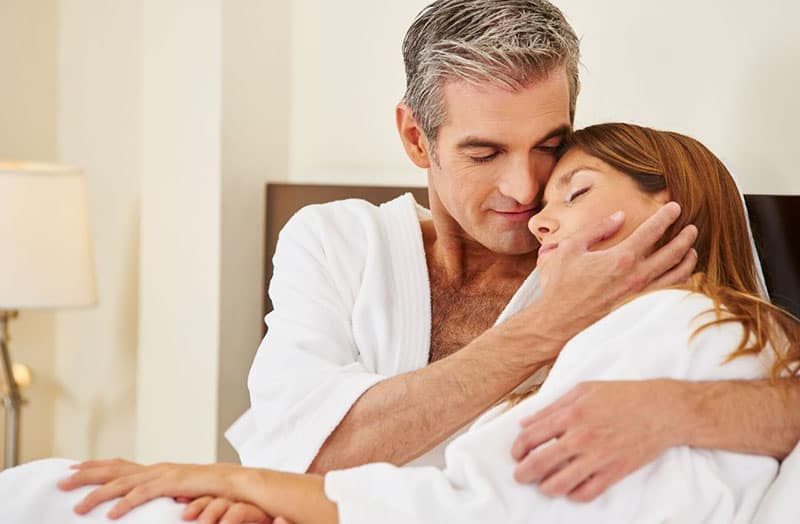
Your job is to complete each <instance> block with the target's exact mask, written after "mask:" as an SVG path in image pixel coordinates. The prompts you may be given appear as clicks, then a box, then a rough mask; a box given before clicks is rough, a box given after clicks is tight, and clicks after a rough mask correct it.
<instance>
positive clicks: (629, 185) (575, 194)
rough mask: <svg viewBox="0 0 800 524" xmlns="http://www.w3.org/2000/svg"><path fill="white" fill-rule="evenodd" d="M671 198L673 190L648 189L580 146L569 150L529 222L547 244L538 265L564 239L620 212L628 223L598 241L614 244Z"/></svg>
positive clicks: (597, 246) (598, 246)
mask: <svg viewBox="0 0 800 524" xmlns="http://www.w3.org/2000/svg"><path fill="white" fill-rule="evenodd" d="M668 201H669V192H668V191H666V190H664V191H661V192H658V193H646V192H644V191H642V190H641V189H639V186H638V185H637V184H636V182H635V181H634V180H633V179H632V178H631V177H630V176H628V175H626V174H625V173H622V172H620V171H618V170H616V169H614V168H613V167H611V166H609V165H608V164H606V163H605V162H603V161H602V160H599V159H597V158H595V157H593V156H590V155H588V154H586V153H584V152H583V151H582V150H580V149H578V148H573V149H571V150H569V151H568V152H567V153H566V154H565V155H564V156H563V157H562V158H561V160H559V162H558V164H556V167H555V169H554V170H553V174H552V176H551V177H550V180H549V181H548V183H547V186H546V187H545V190H544V197H543V198H542V205H543V207H542V210H541V211H540V212H539V213H537V214H536V215H534V216H533V217H532V218H531V219H530V221H529V222H528V228H529V229H530V230H531V232H532V233H533V234H534V235H535V236H536V238H537V239H538V240H539V243H540V244H541V246H542V247H541V248H540V249H539V261H538V267H540V268H542V267H544V264H546V263H547V259H548V254H550V253H552V252H553V251H554V250H556V249H558V243H559V242H561V241H562V240H563V239H565V238H567V237H569V236H571V235H574V234H575V233H577V232H579V231H583V230H585V229H586V228H588V227H592V226H595V225H597V224H599V223H600V222H601V221H602V220H604V219H605V218H607V217H609V216H611V215H612V214H613V213H615V212H617V211H620V210H621V211H624V212H625V222H624V223H623V225H622V227H621V228H620V230H619V231H618V232H617V233H616V234H615V235H613V236H612V237H610V238H607V239H605V240H603V241H601V242H598V243H597V244H595V245H594V246H592V249H593V250H598V249H605V248H608V247H611V246H613V245H615V244H617V243H619V242H620V241H622V240H623V239H625V238H626V237H627V236H628V235H630V234H631V233H632V232H633V231H634V230H635V229H636V228H637V227H638V226H639V225H640V224H641V223H642V222H644V221H645V220H646V219H647V218H648V217H650V215H652V214H653V213H655V212H656V211H657V210H658V209H659V207H661V206H662V205H663V204H666V203H667V202H668Z"/></svg>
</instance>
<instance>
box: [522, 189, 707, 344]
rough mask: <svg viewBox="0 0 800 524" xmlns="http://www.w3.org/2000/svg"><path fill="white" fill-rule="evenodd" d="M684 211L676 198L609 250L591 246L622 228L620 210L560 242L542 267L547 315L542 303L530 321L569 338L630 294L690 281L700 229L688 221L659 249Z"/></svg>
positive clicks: (550, 331)
mask: <svg viewBox="0 0 800 524" xmlns="http://www.w3.org/2000/svg"><path fill="white" fill-rule="evenodd" d="M680 212H681V209H680V206H679V205H678V204H677V203H675V202H670V203H668V204H666V205H664V206H663V207H662V208H661V209H659V210H658V211H657V212H656V213H655V214H654V215H653V216H651V217H650V218H648V219H647V220H646V221H645V222H643V223H642V224H641V225H640V226H639V227H638V228H637V229H636V230H635V231H634V232H633V233H631V235H630V236H628V238H626V239H624V240H622V241H621V242H620V243H618V244H617V245H615V246H613V247H611V248H608V249H603V250H593V249H592V248H593V246H594V245H596V244H597V243H599V242H601V241H603V240H605V239H607V238H610V237H611V236H613V235H614V234H615V233H616V232H617V231H618V230H619V228H620V227H621V225H622V223H623V221H624V215H622V214H621V213H618V214H616V215H613V216H611V217H609V218H608V219H607V220H605V221H604V222H603V223H601V224H599V225H598V226H597V227H595V228H593V229H591V230H587V231H583V232H581V233H579V234H576V235H573V236H572V237H570V238H567V239H565V240H563V241H561V242H560V243H559V245H558V249H556V250H555V251H553V252H552V253H551V254H550V255H548V256H549V258H548V260H547V262H546V264H545V266H544V267H543V270H542V295H541V297H540V300H539V305H540V306H542V305H544V304H546V305H547V311H546V312H545V314H544V315H543V314H542V313H543V312H542V308H541V307H537V308H535V309H533V310H532V311H531V314H535V315H536V316H537V318H536V319H531V321H535V322H537V323H538V324H540V325H545V326H547V330H548V332H549V334H550V335H551V336H552V337H553V338H554V339H560V340H562V341H564V342H566V341H567V340H568V339H569V338H571V337H572V336H574V335H575V334H577V333H578V332H579V331H581V330H583V329H585V328H586V327H588V326H590V325H591V324H592V323H594V322H596V321H597V320H599V319H600V318H602V317H603V316H605V315H606V314H607V313H608V312H609V311H610V310H611V308H612V307H613V306H614V305H615V304H618V303H619V302H620V301H621V300H623V299H624V298H625V297H628V296H631V295H632V294H634V293H638V292H640V291H644V290H650V289H658V288H661V287H666V286H670V285H674V284H679V283H682V282H685V281H686V280H687V279H688V278H689V277H690V276H691V274H692V272H693V271H694V267H695V264H696V263H697V253H696V252H695V251H694V249H692V245H693V244H694V242H695V240H696V239H697V228H696V227H695V226H693V225H689V226H686V227H685V228H684V229H683V230H682V231H681V232H680V233H678V235H677V236H676V237H675V238H673V239H671V240H670V241H669V242H668V243H667V244H666V245H664V246H663V247H661V248H660V249H658V250H655V246H656V244H657V243H658V242H659V240H661V238H662V237H663V236H664V233H665V232H666V231H667V229H668V228H669V227H670V226H671V225H672V224H673V223H674V222H675V221H676V220H677V219H678V216H680ZM522 314H523V315H524V312H522Z"/></svg>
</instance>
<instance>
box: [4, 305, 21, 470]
mask: <svg viewBox="0 0 800 524" xmlns="http://www.w3.org/2000/svg"><path fill="white" fill-rule="evenodd" d="M16 316H17V312H16V311H0V368H2V374H3V380H4V381H5V383H6V388H7V391H6V393H5V395H4V396H3V399H2V400H3V407H4V408H5V412H6V436H5V455H4V457H3V469H8V468H13V467H14V466H16V465H17V464H19V445H18V444H19V421H20V420H19V419H20V410H21V409H22V395H21V394H20V392H19V385H18V384H17V381H16V380H15V378H14V372H13V368H12V366H11V357H10V356H9V354H8V322H9V320H11V319H13V318H15V317H16Z"/></svg>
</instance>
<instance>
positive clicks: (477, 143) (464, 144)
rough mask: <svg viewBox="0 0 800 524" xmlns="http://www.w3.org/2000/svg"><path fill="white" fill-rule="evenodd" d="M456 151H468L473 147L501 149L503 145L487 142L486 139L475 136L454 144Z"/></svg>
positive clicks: (491, 141)
mask: <svg viewBox="0 0 800 524" xmlns="http://www.w3.org/2000/svg"><path fill="white" fill-rule="evenodd" d="M456 147H457V148H458V149H469V148H473V147H487V148H491V149H503V148H504V146H503V144H501V143H499V142H495V141H493V140H489V139H487V138H480V137H477V136H468V137H466V138H465V139H463V140H461V141H460V142H459V143H458V144H456Z"/></svg>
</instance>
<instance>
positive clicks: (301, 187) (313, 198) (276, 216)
mask: <svg viewBox="0 0 800 524" xmlns="http://www.w3.org/2000/svg"><path fill="white" fill-rule="evenodd" d="M405 193H412V194H413V195H414V198H415V199H416V200H417V202H419V203H420V204H422V205H423V206H425V207H427V206H428V189H427V188H425V187H389V186H323V185H305V184H267V191H266V213H267V216H266V222H265V224H266V232H265V233H266V238H265V242H264V251H265V252H264V287H263V288H262V289H264V290H265V292H264V294H263V296H264V310H263V311H264V315H266V314H267V313H269V312H270V311H272V301H271V300H270V299H269V296H268V295H267V293H266V289H267V285H268V284H269V281H270V279H271V278H272V255H273V254H274V253H275V244H277V243H278V233H280V231H281V229H283V226H284V225H285V224H286V222H288V221H289V219H290V218H292V215H294V214H295V213H296V212H297V211H299V210H300V209H301V208H303V207H305V206H308V205H311V204H322V203H325V202H333V201H334V200H344V199H347V198H361V199H364V200H367V201H369V202H372V203H373V204H375V205H378V204H382V203H383V202H388V201H389V200H392V199H394V198H396V197H399V196H400V195H402V194H405ZM262 318H263V317H262ZM264 331H265V332H266V326H264Z"/></svg>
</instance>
